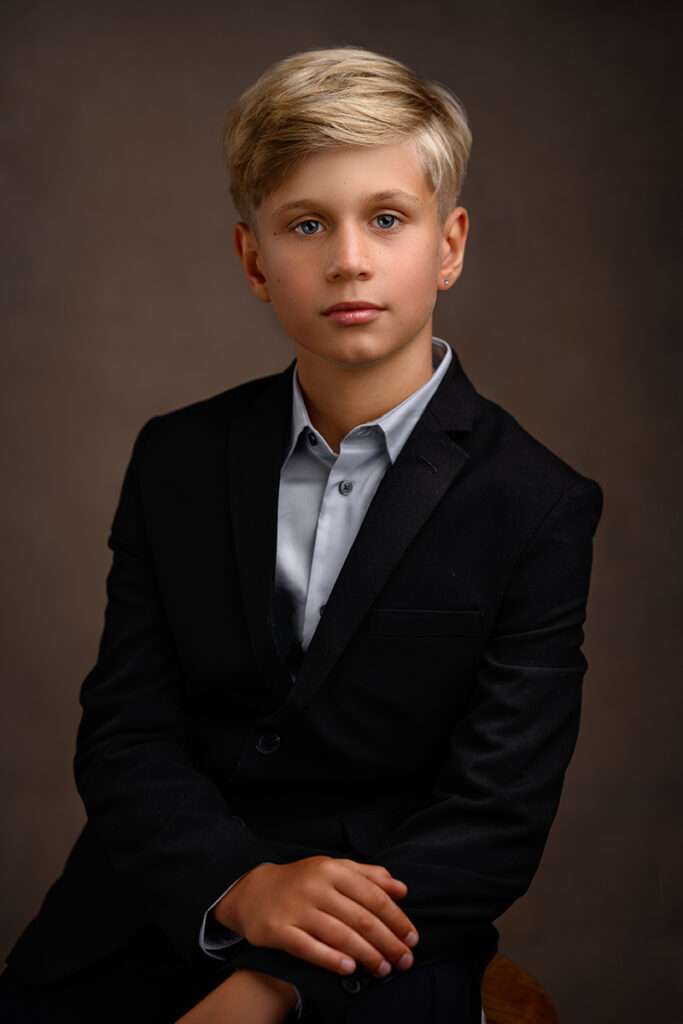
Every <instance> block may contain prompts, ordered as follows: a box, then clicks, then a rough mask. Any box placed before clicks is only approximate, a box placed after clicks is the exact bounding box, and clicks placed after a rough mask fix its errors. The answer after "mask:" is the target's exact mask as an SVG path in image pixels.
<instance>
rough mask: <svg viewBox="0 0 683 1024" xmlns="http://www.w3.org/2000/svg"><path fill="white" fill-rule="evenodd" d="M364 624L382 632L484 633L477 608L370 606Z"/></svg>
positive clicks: (481, 617)
mask: <svg viewBox="0 0 683 1024" xmlns="http://www.w3.org/2000/svg"><path fill="white" fill-rule="evenodd" d="M364 625H365V628H366V629H367V631H368V632H369V633H374V634H375V635H380V636H403V635H406V636H408V635H409V636H411V637H416V636H481V634H482V633H483V629H484V616H483V613H482V612H481V611H480V610H479V609H478V608H472V609H469V608H468V609H460V608H458V609H451V608H446V609H432V608H371V609H370V611H369V612H368V614H367V615H366V616H365V620H364Z"/></svg>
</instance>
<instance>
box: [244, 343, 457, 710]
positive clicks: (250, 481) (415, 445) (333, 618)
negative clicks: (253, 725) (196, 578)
mask: <svg viewBox="0 0 683 1024" xmlns="http://www.w3.org/2000/svg"><path fill="white" fill-rule="evenodd" d="M451 348H452V346H451ZM295 365H296V361H295V360H293V361H292V362H291V363H290V364H289V366H288V367H287V368H286V370H284V371H283V372H282V373H281V374H277V375H276V376H275V377H274V378H273V380H272V383H270V384H269V385H268V386H266V387H265V388H264V389H263V391H262V392H261V394H260V396H259V398H258V399H257V400H256V401H255V402H254V403H253V404H252V405H250V406H249V407H245V406H243V409H242V414H241V416H239V417H238V418H237V422H234V423H233V426H232V429H231V436H230V445H229V450H230V459H229V471H230V481H231V486H230V495H231V506H232V525H233V530H234V538H235V544H236V547H237V558H238V562H239V565H240V576H241V583H242V588H243V593H244V599H245V606H246V614H247V619H248V622H249V629H250V633H251V638H252V641H253V644H254V650H255V652H256V655H257V657H258V659H259V661H260V665H261V669H262V671H264V672H266V673H267V674H268V676H269V677H271V678H273V679H274V681H275V690H276V693H275V697H276V703H277V704H278V705H280V706H278V707H277V711H276V716H277V723H278V724H279V725H281V724H282V721H283V718H284V717H286V716H287V715H289V714H294V713H296V712H299V711H301V710H302V709H303V708H304V707H305V706H306V705H307V704H308V703H309V702H310V701H311V700H312V698H313V697H314V695H315V693H316V692H317V690H318V689H319V687H320V686H321V685H322V684H323V682H324V681H325V679H326V678H327V676H328V675H329V673H330V671H331V670H332V668H333V666H334V665H335V663H336V661H337V660H338V658H339V657H340V655H341V654H342V652H343V651H344V648H345V647H346V645H347V644H348V643H349V641H350V639H351V637H352V635H353V633H354V631H355V629H356V628H357V626H358V625H359V624H360V622H361V620H362V618H363V616H364V615H365V614H366V612H367V611H368V609H369V608H370V606H371V605H372V603H373V602H374V600H375V598H376V597H377V595H378V594H379V592H380V591H381V589H382V587H383V586H384V584H385V582H386V581H387V579H388V577H389V575H390V574H391V572H392V570H393V569H394V567H395V566H396V565H397V564H398V562H399V561H400V559H401V556H402V555H403V552H404V551H405V550H406V548H407V547H408V545H409V544H410V543H411V541H412V540H413V538H414V537H415V536H416V534H417V533H418V531H419V530H420V529H421V528H422V526H424V524H425V523H426V521H427V520H428V518H429V516H430V515H431V513H432V512H433V511H434V509H435V508H436V506H437V505H438V503H439V502H440V501H441V499H442V498H443V496H444V495H445V493H446V491H447V490H448V489H449V488H450V486H451V485H452V484H453V482H454V480H455V479H456V477H457V476H458V474H459V473H460V471H461V470H462V468H463V466H464V465H465V464H466V462H467V460H468V458H469V456H468V454H467V452H466V451H465V449H464V448H462V447H461V446H460V445H459V444H458V443H457V441H456V440H455V438H454V437H453V436H452V435H454V434H455V435H458V434H459V433H462V432H467V431H469V430H470V429H471V428H472V424H473V421H474V414H475V407H476V398H477V393H476V391H475V389H474V387H473V385H472V384H471V382H470V380H469V378H468V377H467V376H466V374H465V372H464V370H463V369H462V366H461V364H460V361H459V359H458V357H457V355H456V352H455V350H454V349H453V358H452V360H451V364H450V366H449V367H448V370H447V371H446V375H445V377H444V379H443V380H442V381H441V384H440V385H439V387H438V388H437V390H436V391H435V393H434V394H433V395H432V398H431V400H430V402H429V403H428V405H427V406H426V408H425V410H424V412H423V413H422V415H421V416H420V419H419V420H418V422H417V423H416V425H415V427H414V429H413V431H412V432H411V434H410V436H409V437H408V440H407V441H406V442H405V444H404V446H403V448H402V449H401V451H400V453H399V455H398V458H397V459H396V462H395V463H393V465H390V466H389V467H388V469H387V471H386V473H385V474H384V476H383V478H382V480H381V482H380V484H379V487H378V488H377V491H376V492H375V495H374V497H373V499H372V502H371V503H370V506H369V508H368V511H367V513H366V515H365V517H364V519H363V521H362V523H361V525H360V528H359V530H358V533H357V535H356V538H355V540H354V542H353V544H352V545H351V548H350V550H349V553H348V555H347V558H346V560H345V562H344V564H343V565H342V568H341V570H340V572H339V575H338V577H337V579H336V581H335V584H334V586H333V588H332V591H331V593H330V595H329V597H328V599H327V602H326V605H325V609H324V611H323V613H322V615H321V617H320V620H319V622H318V626H317V628H316V631H315V633H314V634H313V637H312V638H311V642H310V644H309V647H308V650H307V651H306V653H305V654H304V657H303V661H302V663H301V666H300V668H299V670H298V673H297V675H296V677H295V678H294V681H293V682H292V677H291V676H290V673H289V671H288V669H287V667H286V665H285V663H284V661H283V660H282V658H281V657H280V656H279V654H278V651H277V649H276V646H275V640H274V636H273V618H272V609H273V596H274V584H275V566H276V563H275V559H276V545H277V512H278V498H279V480H280V469H281V466H282V461H283V459H284V456H285V453H286V450H287V447H288V444H289V440H290V431H291V392H292V374H293V372H294V368H295ZM268 676H267V677H268Z"/></svg>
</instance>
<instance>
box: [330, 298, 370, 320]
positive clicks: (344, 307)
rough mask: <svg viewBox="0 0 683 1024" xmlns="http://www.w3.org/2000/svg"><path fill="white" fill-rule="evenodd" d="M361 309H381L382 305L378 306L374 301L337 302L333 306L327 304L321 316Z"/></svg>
mask: <svg viewBox="0 0 683 1024" xmlns="http://www.w3.org/2000/svg"><path fill="white" fill-rule="evenodd" d="M361 309H376V310H382V309H384V306H378V305H377V303H376V302H361V301H358V302H353V301H352V302H337V303H336V304H335V305H334V306H328V307H327V309H324V310H323V316H330V314H332V313H347V312H352V311H354V310H361Z"/></svg>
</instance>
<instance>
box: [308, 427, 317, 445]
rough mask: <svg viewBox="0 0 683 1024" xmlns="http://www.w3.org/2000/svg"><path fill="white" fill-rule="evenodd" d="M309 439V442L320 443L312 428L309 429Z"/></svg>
mask: <svg viewBox="0 0 683 1024" xmlns="http://www.w3.org/2000/svg"><path fill="white" fill-rule="evenodd" d="M308 441H309V444H317V443H318V438H317V437H316V436H315V434H314V433H313V431H312V430H309V431H308Z"/></svg>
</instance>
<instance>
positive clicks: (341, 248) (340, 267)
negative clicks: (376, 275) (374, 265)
mask: <svg viewBox="0 0 683 1024" xmlns="http://www.w3.org/2000/svg"><path fill="white" fill-rule="evenodd" d="M370 270H371V265H370V256H369V252H368V249H367V245H366V242H365V240H364V239H363V238H362V237H361V229H360V228H357V227H355V226H354V225H352V224H347V225H340V226H339V227H338V228H337V229H336V231H335V233H334V238H333V240H332V241H331V243H330V258H329V264H328V272H327V276H328V277H329V278H330V280H335V279H337V278H340V277H358V276H359V275H364V276H365V275H367V274H369V273H370Z"/></svg>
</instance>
